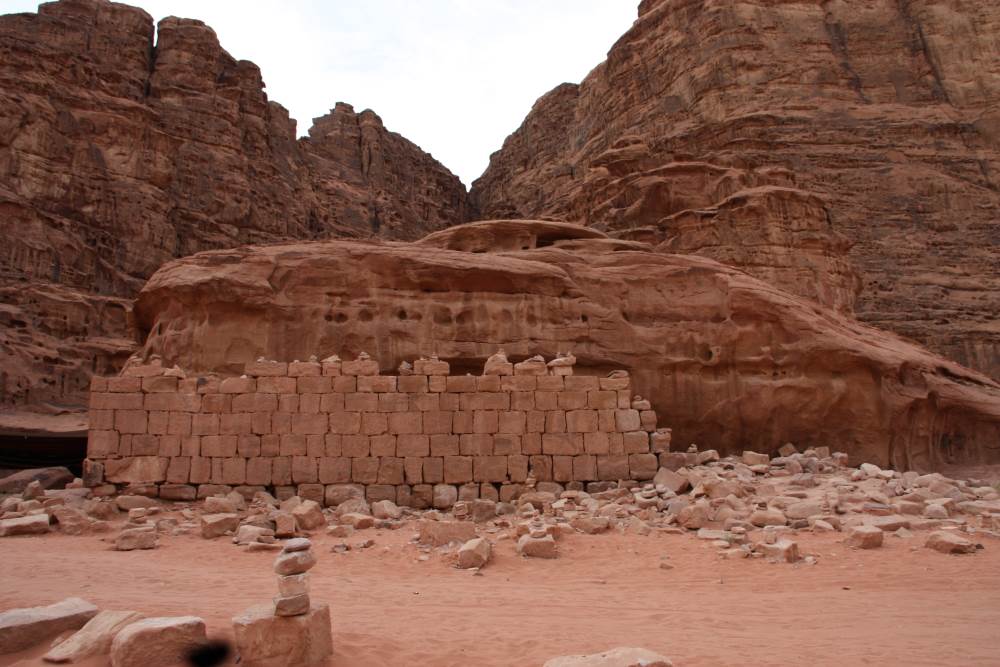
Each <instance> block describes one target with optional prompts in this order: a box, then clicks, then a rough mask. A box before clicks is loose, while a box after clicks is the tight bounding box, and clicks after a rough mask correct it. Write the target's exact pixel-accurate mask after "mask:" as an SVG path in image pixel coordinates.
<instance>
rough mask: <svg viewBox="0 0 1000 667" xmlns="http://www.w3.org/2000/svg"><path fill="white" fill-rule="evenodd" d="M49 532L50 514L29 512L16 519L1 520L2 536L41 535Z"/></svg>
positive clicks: (0, 534) (0, 531)
mask: <svg viewBox="0 0 1000 667" xmlns="http://www.w3.org/2000/svg"><path fill="white" fill-rule="evenodd" d="M47 532H49V515H48V514H29V515H28V516H22V517H17V518H14V519H2V520H0V537H9V536H12V535H41V534H43V533H47Z"/></svg>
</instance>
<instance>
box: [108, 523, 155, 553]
mask: <svg viewBox="0 0 1000 667" xmlns="http://www.w3.org/2000/svg"><path fill="white" fill-rule="evenodd" d="M157 542H158V536H157V534H156V530H154V529H152V528H128V529H126V530H123V531H122V532H121V533H119V534H118V537H117V538H116V539H115V550H116V551H134V550H136V549H155V548H156V545H157Z"/></svg>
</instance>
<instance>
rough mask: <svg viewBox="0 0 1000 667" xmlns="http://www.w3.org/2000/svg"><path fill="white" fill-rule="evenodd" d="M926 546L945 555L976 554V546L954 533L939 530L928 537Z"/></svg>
mask: <svg viewBox="0 0 1000 667" xmlns="http://www.w3.org/2000/svg"><path fill="white" fill-rule="evenodd" d="M924 546H925V547H927V548H928V549H934V551H940V552H941V553H943V554H971V553H975V552H976V544H975V543H974V542H972V541H970V540H967V539H965V538H964V537H961V536H960V535H956V534H955V533H954V532H952V531H948V530H937V531H934V532H933V533H931V534H930V535H928V536H927V542H925V543H924Z"/></svg>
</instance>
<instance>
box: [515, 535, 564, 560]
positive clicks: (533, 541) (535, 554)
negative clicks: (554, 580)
mask: <svg viewBox="0 0 1000 667" xmlns="http://www.w3.org/2000/svg"><path fill="white" fill-rule="evenodd" d="M517 553H519V554H521V555H522V556H527V557H529V558H555V557H556V556H557V555H558V554H557V553H556V541H555V540H554V539H552V536H551V535H546V536H545V537H532V536H531V535H530V534H529V535H522V536H521V538H520V539H519V540H518V541H517Z"/></svg>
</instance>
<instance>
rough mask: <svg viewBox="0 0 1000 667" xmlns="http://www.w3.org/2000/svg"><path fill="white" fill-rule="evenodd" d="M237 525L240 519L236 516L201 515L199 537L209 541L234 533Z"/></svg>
mask: <svg viewBox="0 0 1000 667" xmlns="http://www.w3.org/2000/svg"><path fill="white" fill-rule="evenodd" d="M239 525H240V517H239V516H238V515H236V514H202V515H201V536H202V537H203V538H205V539H206V540H211V539H213V538H216V537H221V536H223V535H225V534H226V533H231V532H235V531H236V529H237V528H238V527H239Z"/></svg>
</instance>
